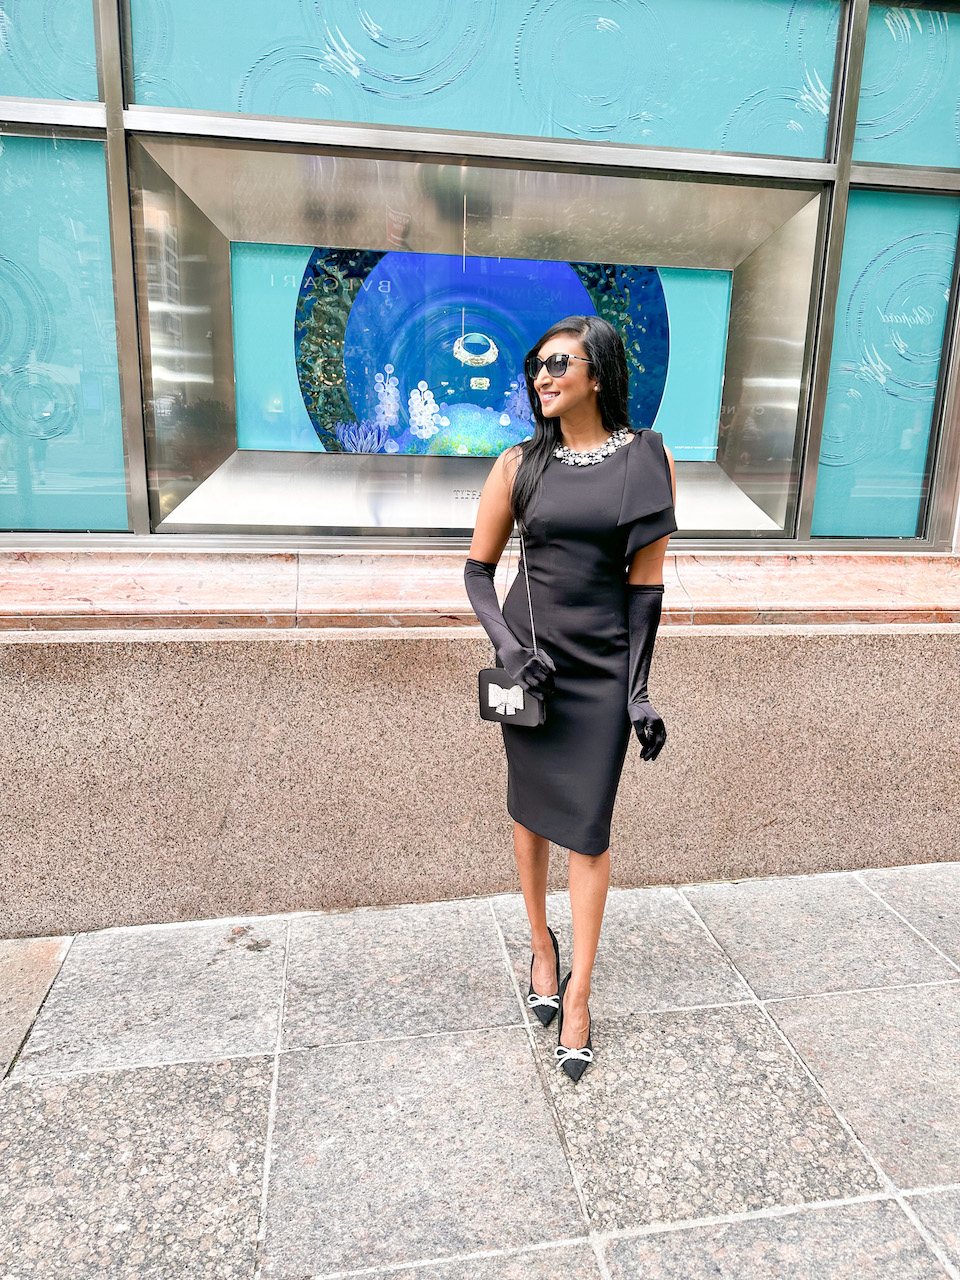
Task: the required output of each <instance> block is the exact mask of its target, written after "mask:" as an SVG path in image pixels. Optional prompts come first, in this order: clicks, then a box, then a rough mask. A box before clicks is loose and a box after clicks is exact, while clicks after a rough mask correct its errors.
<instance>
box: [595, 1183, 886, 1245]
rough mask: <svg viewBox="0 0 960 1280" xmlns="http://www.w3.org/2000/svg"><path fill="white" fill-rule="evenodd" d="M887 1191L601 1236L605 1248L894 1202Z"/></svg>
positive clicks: (684, 1220) (649, 1224) (765, 1207)
mask: <svg viewBox="0 0 960 1280" xmlns="http://www.w3.org/2000/svg"><path fill="white" fill-rule="evenodd" d="M894 1199H895V1197H894V1196H892V1195H891V1194H890V1193H889V1192H887V1191H871V1192H866V1193H864V1194H863V1195H861V1196H838V1197H837V1199H836V1200H803V1201H801V1202H799V1203H798V1204H770V1205H763V1206H762V1207H761V1208H759V1209H744V1210H743V1211H742V1212H741V1213H717V1214H709V1215H707V1216H706V1217H703V1218H678V1219H676V1221H674V1222H665V1221H660V1222H646V1223H643V1224H641V1225H639V1226H636V1227H611V1228H610V1229H609V1230H607V1231H603V1232H600V1233H599V1235H600V1236H601V1237H602V1238H603V1241H604V1243H605V1244H610V1243H612V1242H613V1241H615V1240H636V1239H639V1238H641V1237H643V1236H656V1235H666V1234H669V1233H670V1232H672V1231H696V1230H698V1229H699V1228H701V1227H718V1226H724V1225H730V1226H734V1225H736V1224H737V1223H740V1222H752V1221H755V1220H757V1219H764V1218H785V1217H789V1216H790V1215H791V1214H794V1213H808V1212H810V1211H812V1210H817V1209H832V1208H834V1206H843V1205H848V1204H871V1203H873V1201H875V1200H894Z"/></svg>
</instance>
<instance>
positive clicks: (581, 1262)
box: [368, 1243, 602, 1280]
mask: <svg viewBox="0 0 960 1280" xmlns="http://www.w3.org/2000/svg"><path fill="white" fill-rule="evenodd" d="M368 1274H369V1276H370V1280H601V1275H602V1273H601V1271H600V1266H599V1264H598V1262H597V1259H596V1255H595V1254H594V1252H593V1250H592V1249H591V1247H590V1245H589V1244H586V1243H584V1244H569V1245H544V1246H542V1247H540V1248H539V1249H537V1250H536V1251H534V1250H532V1249H525V1250H524V1251H523V1252H522V1253H501V1254H497V1255H496V1256H495V1257H486V1258H477V1257H472V1258H454V1259H453V1260H452V1261H450V1262H439V1263H433V1264H431V1263H425V1264H423V1265H421V1266H413V1267H404V1268H403V1270H402V1271H396V1270H394V1269H393V1268H391V1269H390V1270H389V1271H376V1272H372V1273H368Z"/></svg>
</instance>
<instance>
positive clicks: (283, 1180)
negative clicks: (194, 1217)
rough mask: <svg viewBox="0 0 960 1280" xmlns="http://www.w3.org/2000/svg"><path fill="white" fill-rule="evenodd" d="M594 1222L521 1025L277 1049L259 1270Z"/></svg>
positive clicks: (469, 1243) (283, 1274)
mask: <svg viewBox="0 0 960 1280" xmlns="http://www.w3.org/2000/svg"><path fill="white" fill-rule="evenodd" d="M584 1231H585V1224H584V1221H583V1217H582V1214H581V1212H580V1208H579V1202H578V1200H577V1197H576V1193H575V1190H574V1187H573V1183H572V1179H571V1175H570V1171H569V1167H568V1165H567V1163H566V1159H565V1157H564V1154H563V1150H562V1148H561V1145H560V1139H559V1136H558V1134H557V1130H556V1126H555V1122H554V1118H553V1116H552V1114H551V1111H550V1108H549V1106H548V1104H547V1099H546V1097H545V1094H544V1091H543V1089H542V1087H541V1084H540V1080H539V1077H538V1075H537V1068H536V1063H535V1061H534V1057H533V1054H532V1053H531V1051H530V1046H529V1040H528V1038H527V1032H526V1030H525V1029H524V1028H523V1027H502V1028H493V1029H490V1030H484V1031H469V1032H464V1033H461V1034H444V1035H435V1036H424V1037H420V1038H417V1039H412V1040H393V1041H385V1042H383V1041H381V1042H370V1041H367V1042H363V1043H355V1044H349V1045H343V1046H340V1047H325V1048H319V1049H305V1050H298V1051H295V1052H291V1053H287V1054H284V1055H282V1057H281V1059H280V1075H279V1088H278V1098H277V1112H276V1121H275V1127H274V1131H273V1145H272V1159H271V1173H270V1192H269V1197H268V1203H267V1219H266V1241H265V1253H264V1271H263V1275H264V1277H272V1278H275V1280H294V1277H296V1278H298V1280H299V1277H302V1276H312V1275H323V1274H324V1273H327V1272H335V1271H338V1270H346V1269H351V1270H352V1269H358V1268H363V1267H371V1268H375V1267H378V1266H379V1267H384V1266H389V1265H390V1264H396V1263H404V1262H417V1261H419V1260H421V1259H430V1260H431V1261H433V1260H438V1259H442V1258H445V1257H453V1256H456V1255H457V1254H463V1253H471V1252H476V1251H478V1250H482V1249H505V1248H516V1247H519V1246H522V1245H529V1244H536V1243H542V1242H544V1241H549V1240H568V1239H571V1238H576V1237H582V1236H583V1235H584Z"/></svg>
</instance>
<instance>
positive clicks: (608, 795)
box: [501, 427, 677, 856]
mask: <svg viewBox="0 0 960 1280" xmlns="http://www.w3.org/2000/svg"><path fill="white" fill-rule="evenodd" d="M526 523H527V525H528V526H529V533H528V532H527V530H526V528H525V529H524V543H525V544H526V552H527V569H528V571H529V575H530V594H531V597H532V600H533V622H534V626H535V628H536V633H537V645H538V647H539V648H542V649H545V650H546V652H547V653H548V654H549V656H550V657H551V658H552V659H553V661H554V662H555V663H556V667H557V672H556V678H555V680H556V691H555V692H554V693H552V694H550V695H549V696H548V697H547V713H546V720H545V721H544V723H543V724H542V725H539V726H537V727H535V728H530V727H525V726H523V725H510V724H507V722H506V721H501V728H502V730H503V742H504V747H505V749H506V754H507V812H508V813H509V814H510V816H511V818H513V819H514V821H516V822H519V823H521V824H522V825H523V826H525V827H526V828H527V829H528V830H530V831H533V832H534V833H536V834H537V835H541V836H546V838H547V839H548V840H551V841H553V843H554V844H557V845H560V846H561V847H562V848H564V849H572V850H574V851H576V852H577V853H585V854H590V855H593V856H596V855H599V854H601V853H603V852H604V851H605V850H606V849H607V847H608V846H609V844H610V820H611V817H612V815H613V805H614V801H615V800H616V796H617V787H618V786H619V783H620V774H621V771H622V769H623V762H624V758H625V756H626V752H627V744H628V742H629V739H630V734H631V733H632V726H631V724H630V719H629V717H628V715H627V681H628V657H629V632H628V627H627V597H626V581H627V573H628V571H629V568H630V561H631V559H632V558H633V554H634V552H635V551H637V550H639V549H640V548H641V547H645V546H647V545H648V544H649V543H651V542H655V541H656V540H657V539H658V538H662V537H664V535H665V534H668V533H674V532H675V531H676V528H677V524H676V520H675V518H674V509H673V492H672V489H671V485H670V466H669V463H668V461H667V456H666V454H665V453H664V449H663V437H662V436H661V435H660V433H659V432H658V431H653V430H651V429H650V428H648V427H645V428H643V429H641V430H640V431H638V432H637V433H636V435H635V436H634V438H633V439H631V440H629V441H628V442H627V443H626V444H625V445H623V446H621V447H620V448H619V449H615V450H614V451H613V453H611V454H608V455H607V457H605V458H603V459H602V460H601V461H600V462H595V463H590V464H589V465H587V466H570V465H569V464H567V463H564V462H561V461H560V459H559V458H554V457H551V458H550V460H549V462H548V463H547V466H546V468H545V470H544V472H543V479H542V483H541V486H540V492H539V494H538V495H536V496H535V497H534V500H533V502H532V503H531V506H530V508H529V510H528V512H527V522H526ZM503 616H504V619H505V621H506V623H507V625H508V626H509V628H510V630H511V631H512V632H513V634H514V635H515V636H516V637H517V639H518V640H519V641H520V643H521V644H523V645H527V646H531V645H532V637H531V632H530V612H529V608H528V605H527V589H526V584H525V582H524V575H523V567H522V563H521V566H520V572H519V573H518V574H517V576H516V577H515V578H514V580H513V583H512V584H511V587H510V590H509V591H508V592H507V595H506V599H505V601H504V605H503Z"/></svg>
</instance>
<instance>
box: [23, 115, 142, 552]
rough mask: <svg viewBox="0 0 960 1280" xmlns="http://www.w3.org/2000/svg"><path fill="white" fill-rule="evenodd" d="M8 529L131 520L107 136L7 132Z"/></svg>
mask: <svg viewBox="0 0 960 1280" xmlns="http://www.w3.org/2000/svg"><path fill="white" fill-rule="evenodd" d="M0 527H2V528H4V529H11V528H12V529H64V530H108V529H118V530H124V529H126V528H127V497H126V479H125V474H124V462H123V441H122V433H121V422H120V386H119V377H118V372H117V342H116V325H115V319H114V306H113V277H112V270H111V260H110V230H109V220H108V216H107V189H106V173H105V164H104V151H103V143H101V142H88V141H80V140H70V139H63V138H59V139H52V138H16V137H4V138H2V139H0Z"/></svg>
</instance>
